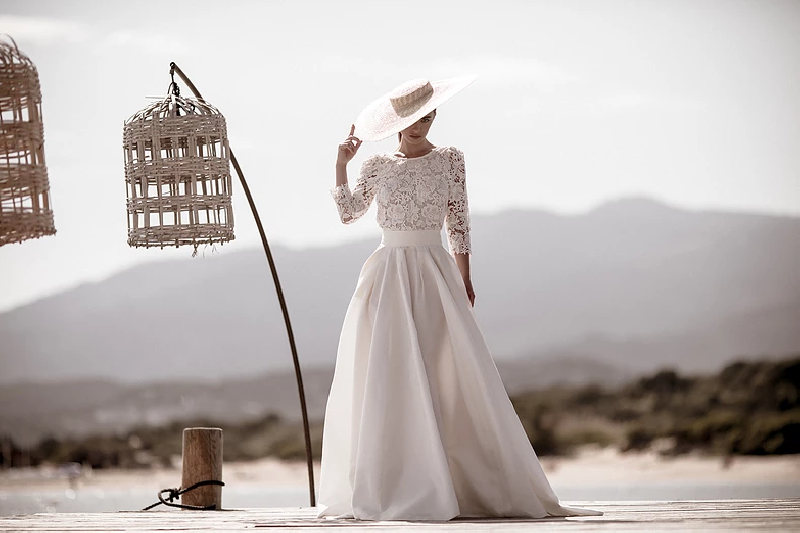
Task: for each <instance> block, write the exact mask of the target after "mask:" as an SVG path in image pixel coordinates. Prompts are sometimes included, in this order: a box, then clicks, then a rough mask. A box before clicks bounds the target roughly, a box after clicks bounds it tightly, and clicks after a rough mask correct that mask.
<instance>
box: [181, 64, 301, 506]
mask: <svg viewBox="0 0 800 533" xmlns="http://www.w3.org/2000/svg"><path fill="white" fill-rule="evenodd" d="M175 74H177V75H178V77H180V78H181V80H183V82H184V83H185V84H186V85H187V87H189V89H191V91H192V92H193V93H194V95H195V96H196V97H197V99H198V100H199V101H200V102H202V103H206V101H205V99H204V98H203V95H201V94H200V91H198V90H197V87H196V86H195V85H194V83H192V80H190V79H189V78H188V77H187V76H186V74H184V73H183V71H182V70H181V69H180V68H179V67H178V65H177V64H175V62H172V63H170V76H172V84H171V85H172V86H174V88H175V90H178V89H177V84H176V83H175ZM229 153H230V156H231V163H232V164H233V168H234V169H236V173H237V174H238V175H239V180H240V181H241V183H242V188H243V189H244V193H245V196H247V202H248V203H249V204H250V210H251V211H252V212H253V217H254V218H255V221H256V226H257V227H258V233H259V235H260V236H261V244H262V245H263V246H264V253H265V254H266V256H267V262H268V263H269V268H270V271H271V273H272V280H273V282H274V283H275V292H276V293H277V295H278V303H279V304H280V307H281V311H282V312H283V319H284V322H285V323H286V333H287V335H288V337H289V346H290V348H291V350H292V360H293V362H294V372H295V376H296V377H297V392H298V394H299V396H300V409H301V411H302V415H303V433H304V435H305V445H306V462H307V463H308V496H309V501H310V503H311V507H316V494H315V491H314V460H313V456H312V453H311V432H310V430H309V425H308V409H307V407H306V394H305V389H304V387H303V374H302V371H301V370H300V359H299V358H298V356H297V346H296V344H295V340H294V333H293V331H292V323H291V321H290V320H289V309H288V307H287V306H286V298H285V297H284V295H283V289H282V288H281V283H280V280H279V279H278V270H277V268H276V267H275V261H274V260H273V258H272V252H271V251H270V248H269V243H268V242H267V235H266V233H265V232H264V226H263V225H262V224H261V217H259V215H258V210H257V209H256V204H255V202H254V201H253V195H252V194H251V193H250V187H249V186H248V185H247V181H246V180H245V178H244V173H243V172H242V167H241V166H239V161H238V159H236V156H235V155H233V150H229Z"/></svg>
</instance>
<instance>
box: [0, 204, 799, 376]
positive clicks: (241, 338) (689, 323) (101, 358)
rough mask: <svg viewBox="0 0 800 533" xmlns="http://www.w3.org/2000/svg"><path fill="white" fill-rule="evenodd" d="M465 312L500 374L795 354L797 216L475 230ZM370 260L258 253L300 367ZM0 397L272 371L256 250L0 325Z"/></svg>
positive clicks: (156, 274) (573, 219) (630, 213)
mask: <svg viewBox="0 0 800 533" xmlns="http://www.w3.org/2000/svg"><path fill="white" fill-rule="evenodd" d="M472 233H473V247H474V256H473V280H474V284H475V288H476V292H477V294H478V297H477V302H476V313H477V316H478V320H479V322H480V324H481V327H482V329H483V331H484V334H485V336H486V339H487V342H488V343H489V346H490V348H491V349H492V352H493V354H494V356H495V358H496V359H497V360H498V361H508V362H509V364H510V363H511V362H515V364H517V365H518V366H520V367H521V368H524V367H525V365H526V364H527V362H530V361H534V360H544V359H548V360H558V359H563V360H582V361H595V362H597V363H601V364H606V365H611V366H615V367H619V368H620V369H624V370H625V371H626V372H628V373H635V372H647V371H651V370H653V369H656V368H659V367H664V366H672V367H676V368H678V369H680V370H682V371H690V372H691V371H712V370H716V369H718V368H719V367H720V366H721V365H723V364H725V363H726V362H729V361H730V360H732V359H735V358H742V357H768V356H781V355H785V354H787V353H792V352H793V351H796V350H798V349H800V219H798V218H795V217H781V216H767V215H758V214H741V213H721V212H699V211H687V210H683V209H677V208H673V207H670V206H667V205H664V204H661V203H658V202H654V201H652V200H647V199H637V198H634V199H626V200H620V201H616V202H612V203H608V204H605V205H602V206H600V207H599V208H597V209H594V210H592V211H590V212H588V213H585V214H582V215H577V216H561V215H556V214H551V213H547V212H544V211H509V212H504V213H499V214H496V215H492V216H475V217H474V219H473V232H472ZM377 245H378V240H377V239H367V240H363V241H358V242H354V243H349V244H343V245H340V246H335V247H329V248H315V249H307V250H299V251H298V250H290V249H287V248H283V247H275V248H274V250H273V253H274V256H275V260H276V264H277V268H278V271H279V274H280V276H281V281H282V284H283V288H284V294H285V295H286V299H287V302H288V307H289V311H290V314H291V318H292V323H293V325H294V330H295V336H296V339H297V345H298V351H299V355H300V358H301V361H302V364H303V366H304V367H306V368H323V369H324V368H329V367H330V366H332V364H333V362H334V360H335V356H336V346H337V339H338V333H339V329H340V327H341V323H342V320H343V317H344V312H345V309H346V307H347V303H348V301H349V298H350V296H351V295H352V291H353V289H354V287H355V283H356V280H357V276H358V272H359V269H360V267H361V265H362V264H363V262H364V260H365V259H366V258H367V257H368V255H369V254H370V253H371V251H372V250H374V248H375V247H376V246H377ZM0 342H1V343H2V348H0V357H2V373H0V383H5V384H12V383H20V382H31V381H57V380H75V379H89V378H91V379H100V380H112V381H119V382H124V383H151V382H166V381H207V382H222V381H226V380H235V379H242V378H246V377H252V376H255V375H262V374H267V373H270V372H273V373H274V372H278V371H283V370H287V369H289V368H290V367H291V355H290V352H289V348H288V343H287V340H286V333H285V329H284V324H283V319H282V316H281V314H280V310H279V308H278V304H277V299H276V297H275V291H274V288H273V286H272V279H271V277H270V275H269V270H268V268H267V265H266V260H265V259H264V256H263V252H262V251H261V250H249V251H243V252H237V253H231V254H219V255H216V256H212V257H210V258H194V259H190V258H187V259H185V260H177V261H165V262H156V263H148V264H143V265H138V266H135V267H132V268H130V269H128V270H125V271H122V272H119V273H117V274H115V275H113V276H111V277H109V278H108V279H106V280H103V281H100V282H97V283H89V284H84V285H80V286H77V287H75V288H73V289H71V290H68V291H65V292H62V293H60V294H56V295H53V296H50V297H47V298H43V299H41V300H38V301H36V302H33V303H31V304H28V305H25V306H22V307H18V308H16V309H13V310H10V311H7V312H4V313H2V314H0Z"/></svg>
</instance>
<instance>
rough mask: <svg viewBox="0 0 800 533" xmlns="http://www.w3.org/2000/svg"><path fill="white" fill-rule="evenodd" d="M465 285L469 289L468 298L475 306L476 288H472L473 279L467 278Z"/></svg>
mask: <svg viewBox="0 0 800 533" xmlns="http://www.w3.org/2000/svg"><path fill="white" fill-rule="evenodd" d="M464 287H465V288H466V289H467V298H469V303H471V304H472V307H475V290H474V289H473V288H472V280H471V279H465V280H464Z"/></svg>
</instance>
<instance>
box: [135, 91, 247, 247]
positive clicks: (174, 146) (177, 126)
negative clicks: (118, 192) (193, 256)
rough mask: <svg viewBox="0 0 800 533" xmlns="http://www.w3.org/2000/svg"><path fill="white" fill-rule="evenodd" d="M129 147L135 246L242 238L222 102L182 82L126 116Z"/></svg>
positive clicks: (210, 242) (218, 241)
mask: <svg viewBox="0 0 800 533" xmlns="http://www.w3.org/2000/svg"><path fill="white" fill-rule="evenodd" d="M173 86H174V84H173V85H171V86H170V87H173ZM123 148H124V151H125V182H126V184H127V190H128V245H130V246H132V247H145V248H150V247H160V248H164V247H165V246H182V245H192V246H194V247H195V250H197V247H198V246H199V245H206V244H217V243H219V244H222V243H225V242H228V241H231V240H233V239H234V238H235V237H234V234H233V209H232V207H231V173H230V149H229V147H228V135H227V128H226V125H225V117H223V116H222V115H221V114H220V112H219V111H218V110H217V109H216V108H214V107H213V106H211V105H209V104H208V103H206V102H205V101H200V100H193V99H190V98H181V96H180V93H179V92H178V91H177V86H175V89H174V92H173V93H172V94H170V95H168V96H167V97H166V98H164V99H162V100H159V101H157V102H155V103H153V104H151V105H149V106H147V107H146V108H144V109H142V110H141V111H139V112H138V113H136V114H134V115H133V116H132V117H131V118H129V119H128V120H126V121H125V124H124V128H123Z"/></svg>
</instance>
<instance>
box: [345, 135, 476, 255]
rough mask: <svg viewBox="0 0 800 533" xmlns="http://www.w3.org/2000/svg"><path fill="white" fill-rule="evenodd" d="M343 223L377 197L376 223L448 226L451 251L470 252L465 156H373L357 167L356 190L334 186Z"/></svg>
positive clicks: (439, 151)
mask: <svg viewBox="0 0 800 533" xmlns="http://www.w3.org/2000/svg"><path fill="white" fill-rule="evenodd" d="M331 192H332V194H333V198H334V200H335V201H336V205H337V207H338V208H339V216H340V217H341V219H342V222H344V223H345V224H349V223H351V222H354V221H356V220H358V219H359V218H361V217H362V216H363V215H364V213H366V212H367V210H368V209H369V206H370V204H371V203H372V199H373V198H375V197H376V196H377V202H378V224H379V225H380V227H381V228H383V229H389V230H432V229H441V228H442V225H443V224H444V223H446V224H447V239H448V241H449V243H450V250H451V251H452V252H453V253H460V254H468V253H471V252H472V249H471V245H470V236H469V229H470V228H469V206H468V204H467V189H466V170H465V167H464V154H463V153H461V151H460V150H458V149H457V148H451V147H445V148H443V147H437V148H434V149H433V151H431V152H430V153H428V154H426V155H424V156H421V157H415V158H411V159H406V158H402V157H397V156H394V155H390V154H375V155H372V156H370V157H368V158H367V159H366V160H365V161H364V163H363V164H362V165H361V172H360V175H359V177H358V180H357V182H356V187H355V189H354V190H353V191H352V192H351V191H350V187H349V186H348V185H347V184H343V185H340V186H338V187H336V188H335V189H333V190H332V191H331Z"/></svg>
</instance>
